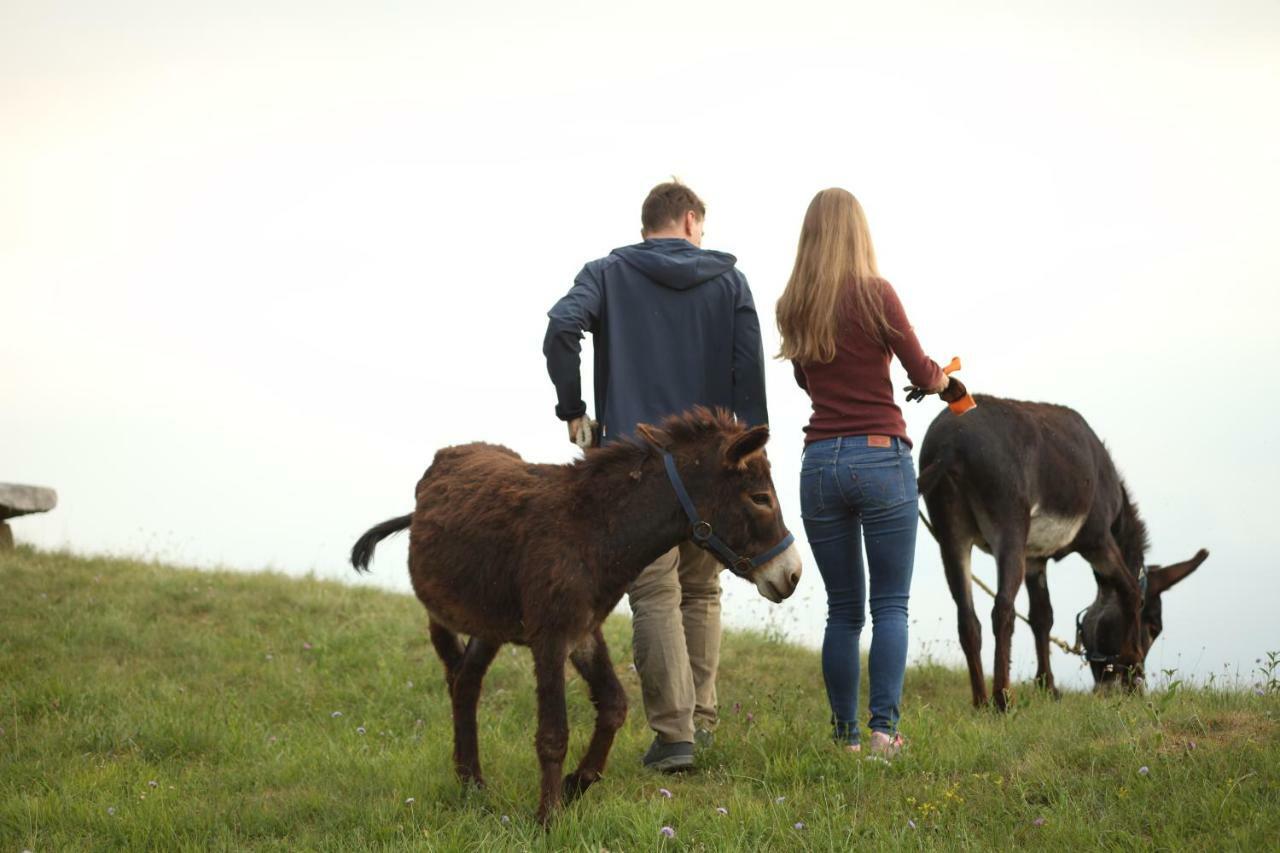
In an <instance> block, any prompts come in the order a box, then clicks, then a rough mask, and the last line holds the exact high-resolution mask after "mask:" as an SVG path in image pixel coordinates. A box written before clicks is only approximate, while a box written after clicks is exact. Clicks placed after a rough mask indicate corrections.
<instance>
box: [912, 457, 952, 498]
mask: <svg viewBox="0 0 1280 853" xmlns="http://www.w3.org/2000/svg"><path fill="white" fill-rule="evenodd" d="M958 461H959V460H957V459H956V454H955V451H954V450H952V448H951V447H950V446H949V445H944V446H943V448H942V452H941V453H940V454H938V458H937V459H935V460H933V461H932V462H930V463H929V464H928V465H926V466H925V467H924V469H923V470H922V471H921V472H920V476H919V477H917V478H916V489H917V491H918V492H919V494H920V497H925V496H927V495H928V494H929V493H930V492H932V491H933V490H934V489H936V488H938V485H939V484H940V483H941V482H942V481H943V480H945V479H946V478H947V475H949V474H952V473H953V472H955V470H956V469H957V468H958V467H959V466H958V465H957V463H958Z"/></svg>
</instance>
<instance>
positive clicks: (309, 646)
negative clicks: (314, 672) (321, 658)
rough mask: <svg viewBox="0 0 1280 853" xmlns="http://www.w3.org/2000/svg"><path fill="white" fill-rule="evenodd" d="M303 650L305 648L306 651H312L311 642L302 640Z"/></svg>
mask: <svg viewBox="0 0 1280 853" xmlns="http://www.w3.org/2000/svg"><path fill="white" fill-rule="evenodd" d="M302 650H303V651H304V652H309V651H311V644H310V643H308V642H307V641H306V640H303V641H302Z"/></svg>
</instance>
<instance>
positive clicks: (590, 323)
mask: <svg viewBox="0 0 1280 853" xmlns="http://www.w3.org/2000/svg"><path fill="white" fill-rule="evenodd" d="M600 301H601V289H600V282H598V281H597V280H596V277H595V276H594V275H592V273H591V271H590V270H589V269H588V268H587V267H583V268H582V272H580V273H578V277H577V278H576V279H574V281H573V287H571V288H569V292H568V293H566V294H565V295H564V297H563V298H562V299H561V300H560V301H559V302H557V303H556V304H555V305H553V306H552V307H551V310H550V311H548V312H547V317H548V318H550V322H548V323H547V336H546V337H545V338H544V339H543V341H542V354H543V355H544V356H546V357H547V373H548V374H549V375H550V376H551V383H552V384H553V385H555V387H556V400H557V402H556V417H558V418H560V420H562V421H571V420H573V419H574V418H580V417H582V416H583V415H585V414H586V413H587V404H586V403H585V402H584V401H583V399H582V374H581V371H580V368H581V366H582V335H583V333H584V332H591V333H592V334H595V332H596V330H597V329H598V327H599V322H600Z"/></svg>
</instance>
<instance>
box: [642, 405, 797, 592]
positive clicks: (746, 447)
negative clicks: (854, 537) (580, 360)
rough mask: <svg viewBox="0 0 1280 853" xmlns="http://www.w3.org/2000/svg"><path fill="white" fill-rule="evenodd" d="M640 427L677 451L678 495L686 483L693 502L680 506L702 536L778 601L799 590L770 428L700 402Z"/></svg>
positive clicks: (652, 440) (671, 467)
mask: <svg viewBox="0 0 1280 853" xmlns="http://www.w3.org/2000/svg"><path fill="white" fill-rule="evenodd" d="M636 432H637V434H638V435H639V436H640V437H641V438H643V439H644V441H645V442H647V443H648V444H649V445H650V446H652V447H653V448H655V449H656V450H658V451H659V452H660V453H662V454H669V456H670V460H671V461H670V463H669V464H666V468H667V475H668V476H669V477H670V478H671V480H672V486H673V491H674V492H675V493H677V494H673V499H675V498H676V497H677V495H678V492H679V490H680V489H684V490H685V492H686V494H687V497H688V498H689V502H690V504H691V505H690V506H688V507H686V506H684V505H683V500H681V504H682V506H681V507H680V509H679V512H681V513H682V514H684V515H685V516H686V517H688V518H689V524H690V534H691V538H692V539H693V541H694V543H695V544H697V545H699V546H700V547H702V548H705V549H706V550H707V551H708V552H710V553H711V554H712V555H713V556H715V557H716V558H717V559H718V560H720V562H721V563H723V564H724V565H725V566H726V567H727V568H728V569H729V570H730V571H731V572H733V573H734V574H736V575H738V576H739V577H742V578H745V579H746V580H749V581H751V582H752V583H754V584H755V585H756V589H757V590H758V591H759V592H760V594H761V595H763V596H764V597H765V598H767V599H769V600H770V601H772V602H774V603H777V602H780V601H782V600H783V599H785V598H788V597H789V596H790V595H791V594H792V593H793V592H795V589H796V584H798V583H799V582H800V573H801V564H800V555H799V552H798V551H797V550H796V547H795V545H794V544H793V543H792V542H791V534H790V533H789V532H788V531H787V526H786V524H785V523H784V522H783V520H782V508H781V506H780V505H779V503H778V494H777V492H776V491H775V490H774V487H773V478H772V476H771V475H770V471H769V460H768V458H767V457H766V456H765V452H764V446H765V443H766V442H767V441H768V440H769V428H768V427H767V426H758V427H752V428H750V429H748V428H746V427H744V426H743V425H741V424H739V423H737V422H736V421H734V420H733V418H732V416H730V415H729V414H728V413H726V412H723V411H716V412H712V411H709V410H708V409H705V408H701V407H698V408H695V409H693V410H691V411H689V412H687V413H685V414H683V415H679V416H677V417H673V418H669V419H667V420H666V421H665V422H664V423H663V424H662V426H661V427H654V426H650V425H648V424H640V425H639V426H638V427H637V428H636ZM664 463H665V459H664ZM690 509H692V514H691V513H690V512H689V510H690ZM691 515H692V517H690V516H691ZM695 520H696V523H695Z"/></svg>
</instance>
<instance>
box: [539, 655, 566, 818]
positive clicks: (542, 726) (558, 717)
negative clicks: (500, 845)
mask: <svg viewBox="0 0 1280 853" xmlns="http://www.w3.org/2000/svg"><path fill="white" fill-rule="evenodd" d="M566 657H568V650H567V647H566V643H565V641H564V640H563V639H562V638H560V637H558V636H552V637H546V638H543V639H542V640H541V641H539V642H537V643H536V644H535V645H533V671H534V676H535V677H536V678H537V681H538V734H537V737H536V738H535V740H534V744H535V746H536V747H537V751H538V763H539V764H540V765H541V768H542V788H541V793H540V795H539V797H538V820H539V821H540V822H541V823H542V824H543V825H544V826H545V825H546V823H547V822H548V821H549V820H550V819H551V813H552V812H553V811H554V810H555V809H556V807H557V806H559V805H560V792H561V786H562V784H563V781H562V780H561V778H560V773H561V772H562V771H563V770H564V753H565V750H566V749H567V748H568V746H569V717H568V714H567V713H566V711H565V707H564V661H565V658H566Z"/></svg>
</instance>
